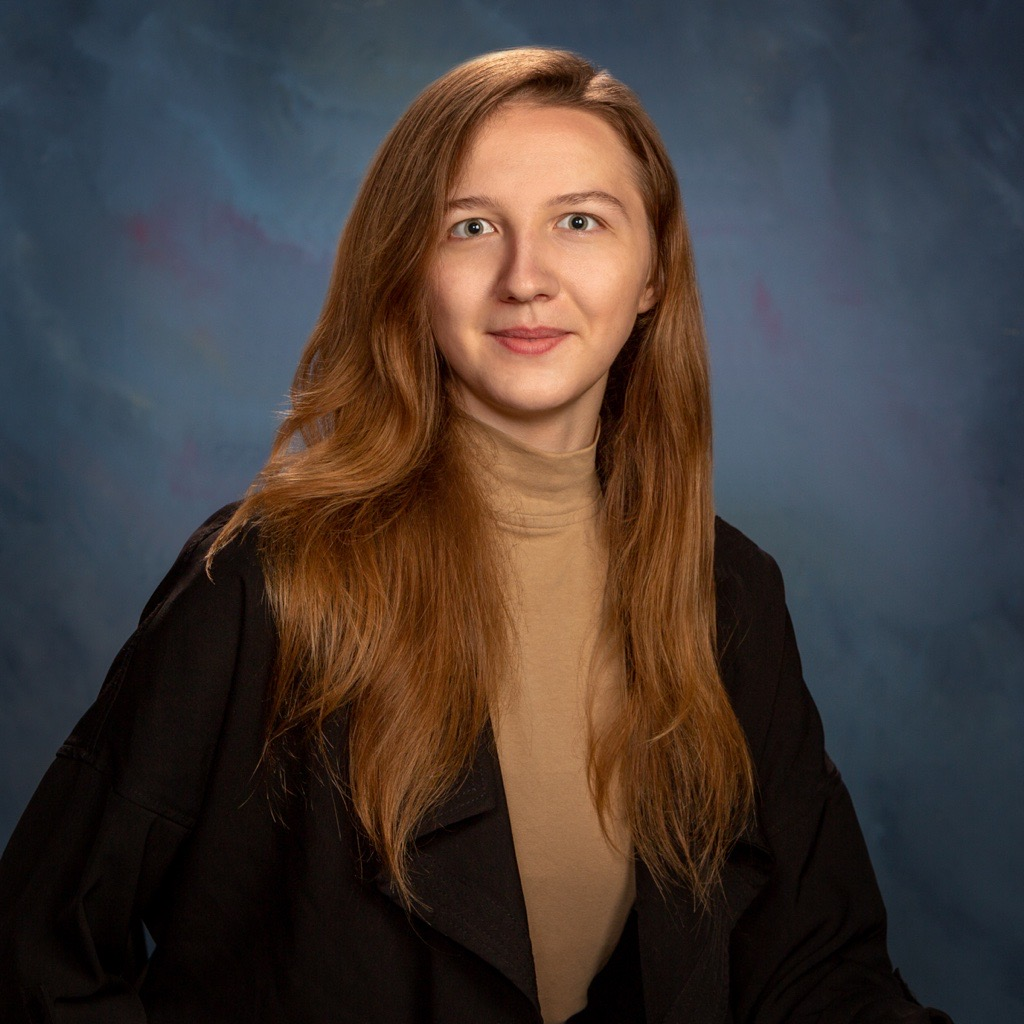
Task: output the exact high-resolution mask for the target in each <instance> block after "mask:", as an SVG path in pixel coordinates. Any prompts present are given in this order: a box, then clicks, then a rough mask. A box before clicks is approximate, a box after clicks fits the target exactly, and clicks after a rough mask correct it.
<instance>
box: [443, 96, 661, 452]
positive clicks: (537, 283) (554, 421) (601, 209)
mask: <svg viewBox="0 0 1024 1024" xmlns="http://www.w3.org/2000/svg"><path fill="white" fill-rule="evenodd" d="M635 175H636V166H635V161H634V159H633V157H632V155H631V154H630V153H629V152H628V150H627V149H626V147H625V145H624V144H623V142H622V141H621V139H620V137H619V135H618V133H617V132H616V131H615V130H614V129H613V128H612V127H611V126H610V125H609V124H607V123H606V122H605V121H604V120H602V119H601V118H600V117H598V116H597V115H595V114H591V113H589V112H587V111H583V110H576V109H572V108H568V107H549V106H536V105H527V104H513V105H509V106H507V107H503V108H502V109H500V110H499V111H498V112H497V113H496V114H495V115H493V116H492V117H491V118H490V119H488V120H487V121H486V122H485V123H484V124H483V126H482V127H481V128H480V131H479V133H478V135H477V137H476V139H475V141H474V143H473V145H472V147H471V148H470V150H469V152H468V154H467V156H466V160H465V165H464V168H463V170H462V173H461V176H460V177H459V180H458V181H457V182H456V185H455V188H454V190H453V192H452V195H451V197H450V202H449V205H448V210H447V214H446V217H445V221H444V224H443V225H442V228H441V231H440V235H441V238H440V241H439V247H438V250H437V255H436V257H435V259H434V262H433V265H432V268H431V272H430V275H429V279H428V302H429V311H430V322H431V327H432V329H433V333H434V338H435V340H436V342H437V345H438V347H439V348H440V350H441V352H442V354H443V355H444V357H445V359H446V360H447V362H448V364H449V366H450V367H451V369H452V371H453V373H454V375H455V379H456V385H457V389H458V397H459V401H460V403H461V404H462V406H463V408H464V409H465V410H466V412H468V413H469V414H470V415H471V416H473V417H475V418H476V419H478V420H482V421H484V422H486V423H489V424H491V425H493V426H495V427H497V428H498V429H500V430H504V431H505V432H506V433H509V434H511V435H513V436H515V437H518V438H519V439H520V440H522V441H525V442H527V443H528V444H532V445H534V446H535V447H538V448H544V449H546V450H549V451H568V450H572V449H574V448H581V447H585V446H586V445H588V444H590V443H591V441H592V440H593V437H594V432H595V429H596V426H597V417H598V413H599V412H600V408H601V401H602V399H603V397H604V390H605V385H606V383H607V380H608V370H609V368H610V367H611V365H612V362H613V361H614V359H615V357H616V356H617V355H618V354H619V352H620V350H621V349H622V347H623V345H624V344H625V342H626V339H627V338H628V337H629V334H630V331H631V330H632V328H633V324H634V322H635V320H636V317H637V314H639V313H642V312H644V311H646V310H648V309H650V308H651V306H653V305H654V302H655V300H656V295H655V290H654V288H653V286H652V285H651V283H650V282H651V277H652V262H651V256H652V246H651V233H650V228H649V226H648V221H647V216H646V213H645V210H644V205H643V200H642V198H641V195H640V190H639V188H638V187H637V184H636V180H635Z"/></svg>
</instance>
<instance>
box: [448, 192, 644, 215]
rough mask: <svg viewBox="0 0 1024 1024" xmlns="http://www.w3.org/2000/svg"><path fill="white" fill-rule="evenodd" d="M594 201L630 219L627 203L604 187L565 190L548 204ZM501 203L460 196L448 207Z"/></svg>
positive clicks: (465, 208) (466, 207)
mask: <svg viewBox="0 0 1024 1024" xmlns="http://www.w3.org/2000/svg"><path fill="white" fill-rule="evenodd" d="M592 202H599V203H607V204H608V205H609V206H614V207H615V208H616V209H618V210H620V211H621V212H622V214H623V216H624V217H625V218H626V219H627V220H628V219H629V213H628V212H627V210H626V204H625V203H623V202H622V200H621V199H618V198H617V197H616V196H613V195H612V194H611V192H605V191H603V190H602V189H591V190H589V191H587V192H565V193H563V194H562V195H560V196H555V197H554V198H553V199H550V200H549V201H548V206H577V205H580V204H583V203H592ZM499 205H500V204H499V203H498V201H497V200H496V199H492V198H491V197H490V196H459V198H458V199H453V200H452V201H451V202H450V203H449V204H448V209H449V210H478V209H480V208H481V207H491V208H492V209H493V208H494V207H496V206H499Z"/></svg>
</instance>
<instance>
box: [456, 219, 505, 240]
mask: <svg viewBox="0 0 1024 1024" xmlns="http://www.w3.org/2000/svg"><path fill="white" fill-rule="evenodd" d="M493 233H494V225H493V224H492V223H491V222H490V221H488V220H483V219H482V218H480V217H471V218H470V219H469V220H460V221H459V223H458V224H456V225H455V227H453V228H452V229H451V231H450V232H449V234H450V235H451V237H452V238H479V236H480V235H490V234H493Z"/></svg>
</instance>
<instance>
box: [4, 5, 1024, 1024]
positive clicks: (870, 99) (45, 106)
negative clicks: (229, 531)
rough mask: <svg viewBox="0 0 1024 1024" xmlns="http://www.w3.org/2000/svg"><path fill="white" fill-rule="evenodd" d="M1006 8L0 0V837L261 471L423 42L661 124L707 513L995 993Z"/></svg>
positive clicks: (1018, 305) (888, 843)
mask: <svg viewBox="0 0 1024 1024" xmlns="http://www.w3.org/2000/svg"><path fill="white" fill-rule="evenodd" d="M1022 12H1024V6H1022V5H1020V4H1019V3H1017V2H1016V0H1005V2H983V0H960V2H941V0H846V2H843V0H774V2H755V0H731V2H724V0H632V2H623V0H587V2H582V0H568V2H564V0H563V2H559V3H553V2H551V0H516V2H511V0H348V2H344V0H343V2H331V3H328V2H326V0H325V2H314V0H288V2H285V0H273V2H261V3H242V2H238V0H165V2H140V0H77V2H72V0H67V2H65V3H58V2H45V0H23V2H8V3H6V4H4V6H3V8H2V13H0V579H2V592H0V602H2V613H0V673H2V676H0V841H3V840H5V839H6V836H7V835H8V833H9V831H10V829H11V828H12V827H13V825H14V822H15V820H16V818H17V816H18V814H19V813H20V811H21V809H22V807H23V806H24V803H25V802H26V800H27V799H28V797H29V794H30V793H31V791H32V789H33V787H34V785H35V783H36V781H37V780H38V778H39V776H40V775H41V774H42V772H43V771H44V769H45V768H46V766H47V763H48V761H49V759H50V757H51V755H52V752H53V750H54V749H55V747H56V746H57V745H58V744H59V743H60V741H61V740H62V739H63V737H64V735H65V734H66V733H67V732H68V730H69V729H70V727H71V725H72V724H73V722H74V721H75V719H76V718H77V716H78V715H79V714H80V712H81V711H82V710H83V709H84V708H85V707H86V705H87V704H88V702H89V701H90V700H91V698H92V696H93V694H94V693H95V691H96V689H97V688H98V686H99V684H100V681H101V680H102V677H103V674H104V671H105V669H106V666H107V663H108V662H109V660H110V659H111V657H112V656H113V654H114V652H115V651H116V649H117V647H118V646H119V645H120V643H121V641H122V640H123V639H124V638H125V637H126V636H127V634H128V633H129V632H130V630H131V628H132V625H133V620H134V618H135V616H136V615H137V614H138V611H139V609H140V608H141V605H142V602H143V601H144V599H145V598H146V596H147V595H148V594H149V592H150V590H151V589H152V587H153V586H154V585H155V584H156V582H157V580H158V579H159V577H160V575H161V574H162V572H163V570H164V569H165V568H166V566H167V565H168V563H169V561H170V560H171V559H172V557H173V555H174V554H175V552H176V550H177V548H178V546H179V545H180V543H181V541H182V540H183V539H184V538H185V536H186V535H187V534H188V533H189V532H190V530H191V529H192V527H193V526H194V525H196V524H197V523H198V522H199V521H200V520H201V519H203V518H204V517H205V516H206V515H207V514H208V513H209V512H210V511H211V510H212V509H214V508H215V507H217V506H218V505H220V504H221V503H223V502H225V501H227V500H229V499H231V498H234V497H236V496H237V495H238V494H239V492H240V491H241V490H242V489H243V488H244V486H245V485H246V483H247V481H248V480H249V479H250V477H251V476H252V474H253V473H254V471H255V470H256V469H257V468H258V467H259V465H260V463H261V460H262V458H263V455H264V453H265V451H266V449H267V445H268V442H269V439H270V436H271V433H272V431H273V428H274V423H275V414H276V411H277V410H279V409H280V408H281V406H282V404H283V398H284V394H285V392H286V389H287V385H288V381H289V378H290V374H291V370H292V367H293V365H294V363H295V360H296V357H297V355H298V352H299V349H300V347H301V345H302V344H303V341H304V339H305V336H306V334H307V332H308V331H309V329H310V327H311V325H312V323H313V319H314V317H315V315H316V313H317V311H318V308H319V304H320V301H321V297H322V293H323V289H324V287H325V284H326V281H327V275H328V270H329V266H330V260H331V254H332V249H333V244H334V241H335V238H336V236H337V232H338V230H339V228H340V226H341V223H342V221H343V219H344V216H345V213H346V210H347V208H348V206H349V203H350V202H351V199H352V197H353V194H354V190H355V188H356V186H357V183H358V181H359V178H360V175H361V173H362V170H363V168H364V166H365V164H366V162H367V160H368V158H369V157H370V155H371V153H372V152H373V150H374V148H375V146H376V145H377V143H378V142H379V140H380V139H381V137H382V135H383V134H384V132H385V131H386V130H387V128H388V127H389V125H390V124H391V122H392V121H393V120H394V119H395V117H396V116H397V115H398V114H399V113H400V112H401V110H402V109H403V108H404V107H405V105H406V104H407V103H408V101H409V100H410V99H411V98H412V96H413V95H414V94H415V93H416V92H417V91H418V90H419V89H420V88H421V87H422V86H423V85H425V84H426V83H427V82H428V81H430V80H431V79H433V78H434V77H436V76H437V75H438V74H439V73H441V72H442V71H444V70H446V69H447V68H448V67H450V66H451V65H452V64H454V63H456V62H458V61H460V60H462V59H464V58H466V57H469V56H471V55H474V54H476V53H479V52H481V51H484V50H489V49H494V48H498V47H503V46H510V45H517V44H523V43H543V44H556V45H563V46H568V47H571V48H574V49H577V50H579V51H581V52H583V53H584V54H587V55H588V56H590V57H592V58H593V59H595V60H596V61H597V62H598V63H600V64H603V65H605V66H607V67H608V68H609V69H610V70H611V71H612V72H613V73H615V74H616V75H617V76H619V77H620V78H623V79H625V80H626V81H627V82H629V83H631V84H632V85H633V86H634V87H635V88H636V89H637V90H638V92H639V93H640V95H641V97H642V98H643V100H644V101H645V103H646V104H647V105H648V107H649V109H650V110H651V112H652V114H653V115H654V117H655V119H656V120H657V121H658V123H659V124H660V126H661V128H662V130H663V132H664V135H665V137H666V140H667V142H668V144H669V148H670V150H671V152H672V154H673V157H674V159H675V161H676V165H677V168H678V171H679V174H680V178H681V180H682V184H683V191H684V195H685V196H686V198H687V202H688V208H689V215H690V220H691V224H692V228H693V232H694V235H695V239H696V244H697V252H698V259H699V263H700V271H701V279H702V284H703V290H704V298H705V303H706V311H707V320H708V327H709V333H710V339H711V346H712V356H713V366H714V372H715V400H716V421H717V430H718V434H717V452H716V454H717V467H718V468H717V487H718V495H719V504H720V508H721V511H722V513H723V514H724V515H725V516H726V517H728V518H730V519H732V520H733V521H734V522H735V523H736V524H737V525H738V526H740V527H741V528H742V529H744V530H745V531H746V532H748V533H749V534H751V535H752V536H753V537H754V538H755V539H756V540H758V541H759V543H761V544H762V546H764V547H765V548H767V549H768V550H770V551H771V552H772V553H773V554H775V555H776V557H777V558H778V560H779V561H780V563H781V564H782V567H783V570H784V572H785V574H786V578H787V581H788V586H789V595H790V601H791V605H792V608H793V613H794V618H795V620H796V625H797V630H798V633H799V635H800V637H801V641H802V650H803V655H804V661H805V669H806V675H807V677H808V680H809V683H810V685H811V687H812V690H813V691H814V693H815V694H816V696H817V698H818V701H819V703H820V706H821V708H822V712H823V715H824V718H825V721H826V727H827V729H828V735H829V741H830V747H831V750H832V753H833V755H834V757H835V759H836V761H837V762H838V763H839V764H840V766H841V767H842V768H843V770H844V774H845V775H846V778H847V780H848V782H849V785H850V788H851V789H852V791H853V794H854V797H855V800H856V802H857V805H858V808H859V811H860V814H861V818H862V822H863V825H864V829H865V832H866V834H867V839H868V842H869V845H870V847H871V850H872V853H873V855H874V858H875V865H876V867H877V871H878V874H879V879H880V882H881V885H882V888H883V890H884V893H885V896H886V898H887V901H888V904H889V908H890V917H891V945H892V949H893V952H894V956H895V959H896V960H897V962H898V963H900V964H901V966H902V968H903V972H904V974H905V975H906V976H907V978H908V979H909V980H910V982H911V984H912V986H913V987H915V988H916V989H917V991H918V994H919V995H920V996H921V997H922V998H923V999H926V1000H928V1001H932V1002H934V1003H936V1004H938V1005H941V1006H943V1007H944V1008H946V1009H948V1010H949V1011H950V1012H951V1013H952V1014H953V1015H954V1016H955V1018H956V1020H957V1021H958V1024H965V1022H967V1024H988V1022H992V1021H1007V1022H1008V1021H1019V1020H1024V982H1022V978H1024V970H1022V964H1024V937H1022V936H1024V855H1022V852H1021V851H1022V849H1024V754H1022V751H1024V584H1022V579H1024V530H1022V519H1024V501H1022V498H1024V493H1022V492H1024V472H1022V470H1024V466H1022V450H1024V412H1022V410H1024V402H1022V399H1024V396H1022V382H1024V300H1022V294H1024V138H1022V129H1024V100H1022V95H1024V92H1022V71H1021V68H1022V59H1021V52H1022V48H1024V13H1022Z"/></svg>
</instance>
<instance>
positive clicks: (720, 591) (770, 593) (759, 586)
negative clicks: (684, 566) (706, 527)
mask: <svg viewBox="0 0 1024 1024" xmlns="http://www.w3.org/2000/svg"><path fill="white" fill-rule="evenodd" d="M715 594H716V600H717V614H718V642H719V649H720V654H721V655H722V656H723V657H726V656H728V655H729V653H730V651H731V650H733V649H735V648H736V647H737V646H738V645H740V644H743V643H749V642H750V641H752V640H756V639H758V638H760V639H761V640H762V641H766V640H768V639H769V638H770V635H777V636H779V637H780V638H781V633H782V631H783V630H784V627H785V620H786V597H785V588H784V586H783V582H782V573H781V572H780V571H779V567H778V564H777V563H776V561H775V559H774V558H772V556H771V555H769V554H768V553H767V552H766V551H763V550H762V549H761V548H759V547H758V546H757V544H755V543H754V542H753V541H752V540H751V539H750V538H749V537H747V536H746V535H745V534H743V533H741V532H740V531H739V530H737V529H736V527H735V526H732V525H731V524H729V523H727V522H726V521H725V520H724V519H721V518H718V517H716V519H715Z"/></svg>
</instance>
